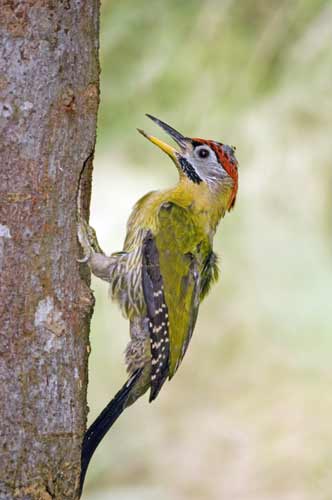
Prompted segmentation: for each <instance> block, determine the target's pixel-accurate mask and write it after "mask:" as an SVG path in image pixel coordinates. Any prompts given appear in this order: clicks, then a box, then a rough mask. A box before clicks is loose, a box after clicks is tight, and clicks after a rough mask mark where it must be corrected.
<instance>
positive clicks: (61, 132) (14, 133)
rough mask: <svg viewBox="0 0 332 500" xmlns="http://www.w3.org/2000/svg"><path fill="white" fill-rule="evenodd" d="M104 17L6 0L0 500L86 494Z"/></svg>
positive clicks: (0, 194)
mask: <svg viewBox="0 0 332 500" xmlns="http://www.w3.org/2000/svg"><path fill="white" fill-rule="evenodd" d="M98 18H99V0H63V1H60V0H25V1H24V2H22V1H19V0H0V37H1V40H0V388H1V389H0V397H1V403H0V404H1V407H0V408H1V409H0V435H1V439H0V498H1V500H9V499H14V498H15V499H24V500H35V499H36V500H37V499H38V500H40V499H42V500H49V499H59V500H60V499H61V500H64V499H75V498H77V495H78V493H77V490H78V483H79V474H80V452H81V442H82V438H83V433H84V431H85V425H86V413H87V407H86V389H87V358H88V350H89V349H88V331H89V323H90V317H91V314H92V304H93V300H92V296H91V293H90V290H89V287H88V283H89V275H86V274H85V275H84V274H83V273H82V272H81V273H80V265H79V264H78V262H77V258H78V257H79V245H78V243H77V238H76V222H77V210H76V209H77V197H78V196H79V197H80V205H81V207H82V211H83V213H84V214H85V216H86V217H87V216H88V210H89V209H88V207H89V202H90V182H91V172H92V157H93V151H94V145H95V130H96V116H97V108H98V99H99V87H98V85H99V66H98V28H99V26H98ZM80 181H81V187H82V189H81V190H80V191H79V184H80ZM84 267H86V266H84Z"/></svg>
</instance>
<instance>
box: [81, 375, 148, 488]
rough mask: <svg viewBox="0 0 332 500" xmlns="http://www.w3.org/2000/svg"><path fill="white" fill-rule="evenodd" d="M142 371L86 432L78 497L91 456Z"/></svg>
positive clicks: (122, 406) (119, 411) (118, 413)
mask: <svg viewBox="0 0 332 500" xmlns="http://www.w3.org/2000/svg"><path fill="white" fill-rule="evenodd" d="M142 371H143V368H140V369H138V370H136V371H135V372H134V374H133V375H132V376H131V377H130V378H129V379H128V380H127V382H126V383H125V384H124V386H123V387H122V388H121V389H120V390H119V392H118V393H117V394H116V395H115V396H114V398H113V399H112V400H111V401H110V402H109V403H108V405H107V406H106V407H105V408H104V410H103V411H102V412H101V414H100V415H99V416H98V417H97V418H96V420H95V421H94V422H93V424H91V426H90V427H89V428H88V430H87V431H86V433H85V436H84V440H83V445H82V457H81V477H80V495H81V493H82V490H83V485H84V480H85V475H86V472H87V470H88V466H89V463H90V460H91V458H92V455H93V454H94V452H95V451H96V449H97V447H98V445H99V443H100V442H101V441H102V439H103V437H104V436H105V434H106V433H107V432H108V430H109V429H110V428H111V427H112V425H113V424H114V422H115V421H116V420H117V418H118V417H119V416H120V415H121V413H122V412H123V410H124V409H125V408H126V406H127V404H126V403H127V399H128V396H129V394H130V392H131V390H132V389H133V387H134V386H135V384H136V382H137V381H138V379H139V378H140V376H141V374H142Z"/></svg>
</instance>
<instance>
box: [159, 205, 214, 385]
mask: <svg viewBox="0 0 332 500" xmlns="http://www.w3.org/2000/svg"><path fill="white" fill-rule="evenodd" d="M154 236H155V243H156V247H157V249H158V253H159V265H160V272H161V275H162V278H163V286H164V295H165V300H166V304H167V308H168V316H169V318H168V319H169V326H168V330H169V331H168V335H169V340H170V357H169V377H170V378H171V377H172V376H173V375H174V373H175V371H176V370H177V368H178V366H179V364H180V362H181V360H182V358H183V356H184V354H185V352H186V349H187V347H188V344H189V341H190V338H191V336H192V333H193V330H194V327H195V323H196V319H197V314H198V308H199V302H200V292H201V283H200V279H201V276H202V271H203V269H204V264H205V263H206V260H207V257H208V256H209V255H210V254H211V247H210V244H209V242H208V240H207V237H206V236H205V235H203V234H202V233H199V231H198V229H197V227H196V225H195V224H194V222H193V219H192V215H191V213H190V211H189V210H187V209H185V208H182V207H180V206H178V205H176V204H175V203H171V202H167V203H164V204H163V205H162V206H161V208H160V210H159V214H158V227H157V231H156V234H155V235H154Z"/></svg>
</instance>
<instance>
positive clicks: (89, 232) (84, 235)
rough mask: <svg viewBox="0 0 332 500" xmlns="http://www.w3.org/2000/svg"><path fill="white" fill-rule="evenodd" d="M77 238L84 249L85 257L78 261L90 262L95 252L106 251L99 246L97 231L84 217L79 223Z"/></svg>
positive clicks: (80, 218)
mask: <svg viewBox="0 0 332 500" xmlns="http://www.w3.org/2000/svg"><path fill="white" fill-rule="evenodd" d="M77 238H78V241H79V243H80V245H81V247H82V250H83V257H82V258H81V259H77V262H80V263H86V262H89V260H90V259H91V257H92V255H93V254H94V253H104V252H103V251H102V249H101V248H100V246H99V243H98V240H97V235H96V231H95V230H94V229H93V227H91V226H89V224H88V223H87V222H86V220H84V219H83V218H82V217H79V220H78V224H77Z"/></svg>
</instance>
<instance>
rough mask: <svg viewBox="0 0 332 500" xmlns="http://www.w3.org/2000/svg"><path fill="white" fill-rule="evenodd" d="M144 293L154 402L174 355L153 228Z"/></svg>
mask: <svg viewBox="0 0 332 500" xmlns="http://www.w3.org/2000/svg"><path fill="white" fill-rule="evenodd" d="M142 283H143V293H144V299H145V303H146V308H147V316H148V319H149V324H148V326H149V334H150V348H151V391H150V399H149V400H150V402H151V401H153V400H154V399H155V398H156V397H157V395H158V393H159V391H160V389H161V387H162V385H163V384H164V382H165V380H166V379H167V377H168V372H169V369H168V365H169V356H170V345H169V321H168V308H167V304H166V301H165V295H164V286H163V278H162V276H161V274H160V267H159V255H158V249H157V247H156V243H155V239H154V237H153V235H152V233H151V232H150V231H149V232H148V233H147V235H146V237H145V239H144V243H143V259H142Z"/></svg>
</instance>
